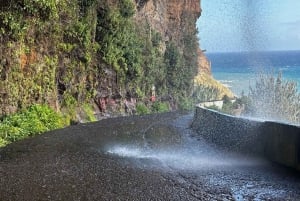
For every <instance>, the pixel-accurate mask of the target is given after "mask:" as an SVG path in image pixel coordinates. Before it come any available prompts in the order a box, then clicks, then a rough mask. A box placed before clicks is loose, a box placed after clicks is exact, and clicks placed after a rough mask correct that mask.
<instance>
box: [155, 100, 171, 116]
mask: <svg viewBox="0 0 300 201" xmlns="http://www.w3.org/2000/svg"><path fill="white" fill-rule="evenodd" d="M169 110H170V109H169V104H168V103H166V102H159V101H157V102H154V103H153V104H152V112H158V113H160V112H168V111H169Z"/></svg>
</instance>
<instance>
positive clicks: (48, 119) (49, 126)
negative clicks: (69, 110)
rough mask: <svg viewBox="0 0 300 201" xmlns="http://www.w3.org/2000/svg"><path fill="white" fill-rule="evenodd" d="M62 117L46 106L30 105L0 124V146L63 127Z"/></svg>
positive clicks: (5, 118) (4, 119)
mask: <svg viewBox="0 0 300 201" xmlns="http://www.w3.org/2000/svg"><path fill="white" fill-rule="evenodd" d="M64 126H65V124H64V120H63V118H62V116H61V115H60V114H59V113H57V112H55V111H54V110H53V109H51V108H50V107H49V106H46V105H32V106H30V107H28V108H27V109H25V110H22V111H21V112H19V113H16V114H13V115H10V116H7V117H4V118H3V120H2V121H1V122H0V146H4V145H6V144H8V143H10V142H15V141H17V140H21V139H24V138H27V137H29V136H34V135H36V134H40V133H43V132H46V131H49V130H54V129H57V128H62V127H64Z"/></svg>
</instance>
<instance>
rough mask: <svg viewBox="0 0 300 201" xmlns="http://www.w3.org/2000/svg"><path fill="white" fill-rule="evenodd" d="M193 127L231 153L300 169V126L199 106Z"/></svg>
mask: <svg viewBox="0 0 300 201" xmlns="http://www.w3.org/2000/svg"><path fill="white" fill-rule="evenodd" d="M192 128H193V129H194V130H196V131H197V133H198V134H199V135H200V136H202V137H204V138H205V139H206V140H208V141H210V142H213V143H215V144H217V145H218V146H220V147H223V148H225V149H227V150H231V151H237V152H243V153H248V154H254V155H258V156H262V157H266V158H267V159H269V160H272V161H274V162H278V163H281V164H283V165H286V166H289V167H293V168H296V169H298V170H300V127H298V126H293V125H287V124H283V123H277V122H268V121H259V120H254V119H246V118H240V117H235V116H230V115H226V114H222V113H219V112H216V111H214V110H209V109H206V108H203V107H196V111H195V116H194V121H193V123H192Z"/></svg>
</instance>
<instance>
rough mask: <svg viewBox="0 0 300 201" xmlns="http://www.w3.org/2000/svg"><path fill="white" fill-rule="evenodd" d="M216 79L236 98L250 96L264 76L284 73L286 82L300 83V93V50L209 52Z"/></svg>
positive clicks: (208, 55)
mask: <svg viewBox="0 0 300 201" xmlns="http://www.w3.org/2000/svg"><path fill="white" fill-rule="evenodd" d="M205 54H206V56H207V58H208V59H209V60H210V61H211V72H212V75H213V77H214V78H215V79H216V80H218V81H220V82H221V83H222V84H223V85H225V86H227V87H228V88H230V89H231V90H232V91H233V93H234V94H235V95H236V96H240V95H241V93H242V92H244V93H245V94H247V93H248V92H249V88H250V86H253V85H254V84H255V81H256V77H257V75H258V74H261V73H273V74H274V76H277V74H278V73H279V72H282V75H283V79H284V80H288V81H294V82H296V83H297V87H298V91H299V92H300V50H268V51H242V52H213V53H212V52H205Z"/></svg>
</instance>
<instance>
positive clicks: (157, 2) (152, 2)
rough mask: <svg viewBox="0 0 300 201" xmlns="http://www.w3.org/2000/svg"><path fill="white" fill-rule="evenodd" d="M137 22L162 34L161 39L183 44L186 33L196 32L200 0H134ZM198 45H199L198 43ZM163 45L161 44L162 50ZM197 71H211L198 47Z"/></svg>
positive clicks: (199, 14)
mask: <svg viewBox="0 0 300 201" xmlns="http://www.w3.org/2000/svg"><path fill="white" fill-rule="evenodd" d="M136 5H137V10H138V12H137V14H136V16H135V18H136V20H137V21H138V22H146V23H147V24H148V25H149V26H150V27H151V28H152V29H154V30H156V31H157V32H159V33H160V34H161V35H162V38H163V41H165V42H168V41H175V43H176V44H177V45H178V46H179V47H180V46H181V47H182V46H183V43H184V37H185V34H186V33H188V32H189V33H196V31H197V30H196V21H197V19H198V18H199V17H200V16H201V11H202V9H201V1H200V0H171V1H170V0H136ZM198 46H199V45H198ZM164 49H165V46H164V45H163V46H162V50H164ZM197 58H198V71H199V72H200V71H201V72H205V73H207V74H210V73H211V70H210V62H209V61H208V60H207V58H206V56H205V55H204V54H203V52H202V50H201V49H200V47H199V48H198V50H197Z"/></svg>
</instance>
